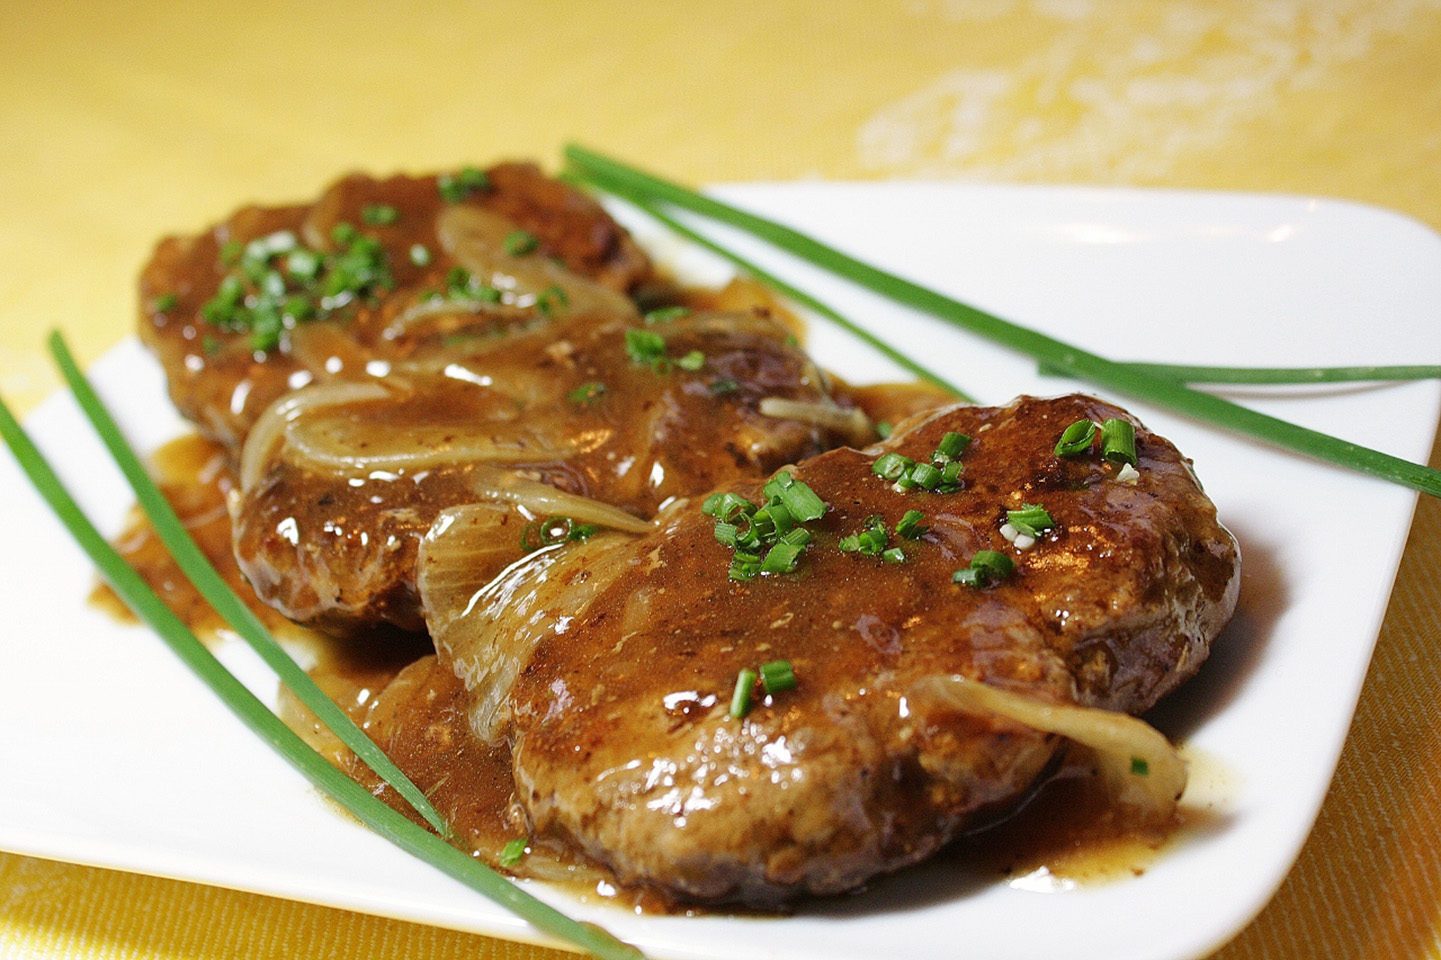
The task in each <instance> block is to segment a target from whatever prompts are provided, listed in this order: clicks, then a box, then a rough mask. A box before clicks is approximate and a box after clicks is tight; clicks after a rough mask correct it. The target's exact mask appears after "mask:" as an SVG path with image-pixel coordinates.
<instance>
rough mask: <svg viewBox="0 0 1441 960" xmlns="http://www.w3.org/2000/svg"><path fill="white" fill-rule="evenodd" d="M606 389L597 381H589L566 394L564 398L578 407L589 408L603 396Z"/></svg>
mask: <svg viewBox="0 0 1441 960" xmlns="http://www.w3.org/2000/svg"><path fill="white" fill-rule="evenodd" d="M607 389H608V388H607V387H606V385H605V384H603V383H601V382H600V381H599V380H591V381H590V382H589V383H582V384H581V385H580V386H578V387H576V388H575V389H574V390H572V391H571V392H570V393H567V394H566V395H565V398H566V399H567V400H569V401H570V402H571V403H574V404H576V405H578V406H590V405H591V404H592V403H595V402H596V401H597V400H599V399H600V398H601V397H602V396H604V395H605V392H606V390H607Z"/></svg>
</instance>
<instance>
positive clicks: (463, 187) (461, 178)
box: [435, 167, 490, 203]
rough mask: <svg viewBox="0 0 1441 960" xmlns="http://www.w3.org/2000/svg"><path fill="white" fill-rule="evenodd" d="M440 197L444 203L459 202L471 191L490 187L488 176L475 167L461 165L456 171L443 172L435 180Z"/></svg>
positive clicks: (478, 191)
mask: <svg viewBox="0 0 1441 960" xmlns="http://www.w3.org/2000/svg"><path fill="white" fill-rule="evenodd" d="M435 186H436V188H437V189H438V190H440V196H441V199H443V200H444V201H445V202H446V203H460V202H461V201H462V200H464V199H466V198H467V197H469V196H470V195H471V194H472V193H480V192H482V191H485V190H489V189H490V177H488V176H486V175H485V171H484V170H481V169H479V168H477V167H462V168H461V169H460V170H459V171H458V172H456V173H443V174H441V175H440V176H439V177H437V178H436V180H435Z"/></svg>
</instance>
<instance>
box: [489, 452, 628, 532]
mask: <svg viewBox="0 0 1441 960" xmlns="http://www.w3.org/2000/svg"><path fill="white" fill-rule="evenodd" d="M470 488H471V490H472V491H474V492H475V495H476V497H477V498H479V499H481V500H496V501H500V502H503V503H510V504H514V505H515V506H517V507H521V508H522V509H524V510H527V511H529V512H530V514H531V515H532V516H535V517H570V518H571V519H572V520H574V521H576V522H577V523H593V524H596V525H597V526H601V527H609V528H611V529H613V530H624V531H626V532H627V533H648V532H649V531H650V530H652V529H654V524H653V523H651V521H649V520H642V519H640V518H639V517H636V516H634V515H632V514H629V513H626V512H625V511H624V510H622V509H621V508H620V507H617V506H615V505H613V504H609V503H604V502H602V501H600V500H595V499H593V498H591V497H583V496H581V495H579V494H575V493H566V492H565V491H564V490H560V489H558V488H556V487H552V486H551V485H550V484H548V483H541V482H540V481H539V480H530V479H527V478H525V477H522V476H518V475H516V474H514V473H512V472H510V471H507V470H502V469H500V468H497V467H489V466H486V465H484V464H482V465H480V466H478V467H477V468H476V469H475V470H474V471H473V472H472V473H471V481H470Z"/></svg>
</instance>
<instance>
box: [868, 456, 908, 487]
mask: <svg viewBox="0 0 1441 960" xmlns="http://www.w3.org/2000/svg"><path fill="white" fill-rule="evenodd" d="M914 464H915V461H914V460H912V459H911V458H910V457H903V456H901V455H900V454H899V453H883V454H881V455H880V456H879V457H877V458H876V462H875V463H873V464H871V473H874V474H875V475H876V476H878V477H880V478H882V479H884V480H891V481H895V480H899V479H901V477H903V476H905V474H906V471H907V470H909V469H910V468H911V467H912V466H913V465H914Z"/></svg>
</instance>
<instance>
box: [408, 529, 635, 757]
mask: <svg viewBox="0 0 1441 960" xmlns="http://www.w3.org/2000/svg"><path fill="white" fill-rule="evenodd" d="M501 516H502V514H501V513H499V512H497V509H496V506H495V505H493V504H472V505H468V506H463V507H452V508H450V509H448V510H445V511H443V512H442V513H441V514H440V516H439V517H438V518H437V519H436V521H435V523H434V524H433V525H432V526H431V528H430V531H429V532H428V533H427V534H426V536H425V539H424V540H423V541H422V543H421V547H420V557H419V560H418V562H417V566H416V583H417V585H418V587H419V589H420V597H421V603H422V605H423V608H424V610H425V620H426V627H427V628H428V629H429V631H430V635H431V638H432V639H433V640H434V641H435V646H436V649H437V650H439V651H440V653H441V655H442V657H444V658H445V659H446V660H447V661H448V662H449V663H450V666H451V669H453V670H454V671H455V674H456V676H458V677H459V678H460V679H461V681H462V682H463V683H464V684H465V686H466V689H467V690H468V691H469V692H470V694H471V713H470V724H471V729H472V730H473V731H474V732H475V735H476V736H477V737H478V738H479V739H480V740H481V741H482V742H483V743H487V744H494V743H497V742H499V740H500V739H501V737H502V736H503V735H504V732H505V725H506V723H507V721H508V720H509V718H510V692H511V688H512V687H513V686H514V685H515V680H516V678H517V677H518V676H519V675H520V671H521V670H523V669H525V665H526V664H527V663H528V662H529V661H530V657H531V654H532V653H533V652H534V650H535V648H536V646H537V645H538V644H540V643H541V642H542V641H543V640H545V639H546V638H547V637H551V636H556V635H560V634H563V633H565V631H566V630H567V629H568V628H569V626H570V624H571V623H572V622H573V620H574V619H575V618H577V617H579V616H581V615H582V614H583V613H584V612H585V609H586V608H587V607H588V606H589V605H590V603H591V602H592V601H594V600H595V598H596V597H597V596H599V595H600V593H601V592H602V591H603V590H604V589H605V588H606V587H608V586H609V585H610V584H611V583H612V582H613V581H614V580H615V578H616V577H617V576H619V575H620V573H621V572H622V571H623V570H624V569H625V567H626V564H625V563H624V562H623V560H621V559H620V557H619V554H620V553H621V552H622V551H617V550H614V549H613V548H614V547H616V546H617V545H619V544H622V543H624V542H625V540H626V539H627V538H626V537H625V535H623V534H619V533H609V532H607V533H598V534H596V535H595V536H593V537H591V538H590V539H589V540H585V541H581V542H578V543H571V544H563V545H558V546H554V547H546V548H544V549H541V550H538V551H536V552H535V553H532V554H530V555H528V556H526V557H523V558H521V559H520V560H517V561H516V562H514V563H512V564H511V565H510V566H508V567H506V568H504V569H503V570H502V571H501V572H500V574H499V575H497V576H495V577H494V578H489V577H490V573H492V572H493V569H494V567H493V563H494V560H495V558H496V556H497V550H498V549H502V548H503V549H510V550H512V551H514V550H515V549H516V547H517V546H518V544H517V542H516V540H514V539H511V538H512V537H513V536H515V531H514V529H513V528H514V524H510V525H508V526H507V527H502V525H501V522H500V520H499V518H500V517H501ZM498 544H500V545H501V546H498ZM581 570H584V572H585V573H586V576H583V577H581V576H572V575H571V574H573V573H576V572H579V571H581Z"/></svg>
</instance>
